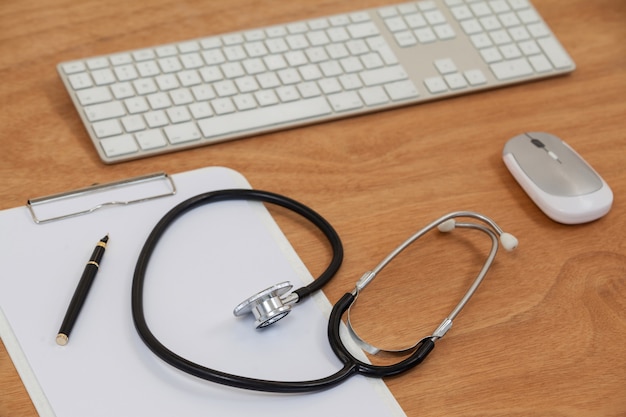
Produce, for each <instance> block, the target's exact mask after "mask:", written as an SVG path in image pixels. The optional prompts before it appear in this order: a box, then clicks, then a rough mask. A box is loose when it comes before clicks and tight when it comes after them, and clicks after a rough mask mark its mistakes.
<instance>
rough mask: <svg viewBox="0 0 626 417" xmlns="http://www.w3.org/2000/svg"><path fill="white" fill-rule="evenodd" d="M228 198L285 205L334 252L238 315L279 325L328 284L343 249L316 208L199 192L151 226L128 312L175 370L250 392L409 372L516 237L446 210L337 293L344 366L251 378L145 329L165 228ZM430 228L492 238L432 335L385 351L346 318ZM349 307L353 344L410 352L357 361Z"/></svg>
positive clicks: (333, 320)
mask: <svg viewBox="0 0 626 417" xmlns="http://www.w3.org/2000/svg"><path fill="white" fill-rule="evenodd" d="M227 200H252V201H261V202H265V203H271V204H275V205H278V206H282V207H284V208H286V209H289V210H291V211H294V212H295V213H297V214H299V215H301V216H302V217H304V218H305V219H307V220H308V221H310V222H311V223H312V224H314V225H315V226H316V227H317V228H318V229H320V230H321V231H322V233H323V234H324V236H325V237H326V238H327V239H328V241H329V243H330V245H331V247H332V252H333V255H332V259H331V261H330V263H329V265H328V266H327V268H326V269H325V270H324V272H322V274H321V275H320V276H319V277H318V278H317V279H315V280H314V281H313V282H312V283H311V284H309V285H307V286H304V287H302V288H299V289H297V290H294V291H291V292H289V290H290V289H291V288H292V286H291V284H289V282H282V283H280V284H277V285H274V286H272V287H270V288H267V289H265V290H263V291H261V292H259V293H257V294H255V295H253V296H252V297H249V298H248V299H246V300H244V301H243V302H242V303H240V304H239V305H237V306H236V307H235V309H234V311H233V313H234V314H235V315H236V316H243V315H247V314H253V315H254V318H255V326H256V327H257V328H264V327H267V326H269V325H271V324H273V323H276V322H277V321H278V320H280V319H282V318H283V317H285V316H286V315H287V314H288V313H289V312H290V311H291V308H292V306H293V305H294V304H296V303H298V302H301V301H302V300H304V299H305V298H307V297H308V296H309V295H311V294H312V293H314V292H315V291H317V290H319V289H321V288H322V287H323V286H324V285H325V284H326V283H328V282H329V281H330V279H331V278H332V277H333V276H334V275H335V273H336V272H337V270H338V269H339V267H340V266H341V262H342V260H343V247H342V244H341V240H340V239H339V236H338V235H337V232H336V231H335V230H334V228H333V227H332V226H331V225H330V223H329V222H328V221H326V220H325V219H324V218H323V217H322V216H321V215H319V214H318V213H317V212H315V211H313V210H312V209H310V208H309V207H307V206H305V205H304V204H302V203H299V202H297V201H295V200H293V199H290V198H288V197H285V196H282V195H279V194H275V193H271V192H267V191H259V190H249V189H231V190H219V191H212V192H208V193H204V194H200V195H197V196H195V197H192V198H189V199H188V200H185V201H183V202H182V203H180V204H178V205H177V206H175V207H174V208H173V209H171V210H170V211H169V212H168V213H167V214H165V216H164V217H163V218H162V219H161V220H160V221H159V222H158V223H157V224H156V226H155V227H154V229H153V230H152V232H151V233H150V235H149V236H148V238H147V240H146V242H145V244H144V246H143V248H142V250H141V253H140V255H139V258H138V260H137V265H136V267H135V273H134V277H133V284H132V315H133V320H134V323H135V328H136V329H137V332H138V333H139V336H140V337H141V339H142V340H143V341H144V343H145V344H146V345H147V346H148V348H150V350H152V352H153V353H154V354H156V355H157V356H158V357H159V358H161V359H162V360H163V361H165V362H166V363H168V364H170V365H172V366H174V367H176V368H178V369H179V370H181V371H184V372H186V373H188V374H191V375H194V376H196V377H198V378H202V379H205V380H208V381H211V382H215V383H218V384H223V385H228V386H231V387H236V388H242V389H247V390H254V391H265V392H278V393H303V392H312V391H319V390H323V389H327V388H331V387H333V386H335V385H337V384H339V383H341V382H343V381H345V380H346V379H348V378H349V377H351V376H353V375H356V374H361V375H364V376H368V377H375V378H384V377H389V376H394V375H398V374H401V373H403V372H406V371H408V370H409V369H412V368H413V367H415V366H416V365H418V364H420V363H421V362H422V361H423V360H424V359H425V358H426V357H427V356H428V354H429V353H430V352H431V351H432V350H433V348H434V347H435V342H436V341H437V340H439V339H441V338H442V337H443V336H444V335H445V334H446V332H447V331H448V330H449V329H450V327H451V326H452V321H453V320H454V319H455V317H456V316H457V315H458V314H459V312H460V311H461V309H463V307H464V306H465V304H467V302H468V301H469V299H470V298H471V297H472V295H473V294H474V292H475V291H476V289H477V288H478V286H479V285H480V283H481V282H482V280H483V278H484V277H485V275H486V274H487V271H488V270H489V268H490V267H491V264H492V263H493V261H494V259H495V256H496V253H497V251H498V247H499V245H502V247H503V248H504V249H506V250H507V251H511V250H513V249H515V247H516V246H517V239H516V238H515V237H514V236H513V235H511V234H509V233H505V232H503V230H502V229H501V228H500V227H499V226H498V225H497V224H496V223H495V222H494V221H493V220H491V219H490V218H488V217H486V216H483V215H481V214H478V213H474V212H471V211H459V212H454V213H449V214H446V215H445V216H442V217H440V218H439V219H437V220H435V221H434V222H432V223H430V224H429V225H427V226H426V227H424V228H423V229H421V230H419V231H418V232H417V233H415V234H413V235H412V236H411V237H409V238H408V239H407V240H406V241H405V242H403V243H402V244H401V245H400V246H398V247H397V248H396V249H395V250H394V251H393V252H391V253H390V254H389V255H388V256H387V257H386V258H385V259H383V261H382V262H380V264H378V265H377V266H376V267H375V268H374V269H372V270H371V271H368V272H366V273H365V274H364V275H363V276H362V277H361V278H360V279H359V280H358V281H357V283H356V285H355V288H354V289H353V290H352V291H351V292H349V293H346V294H345V295H344V296H343V297H341V299H340V300H339V301H338V302H337V303H336V304H335V305H334V306H333V309H332V311H331V314H330V319H329V322H328V341H329V343H330V346H331V348H332V350H333V352H334V353H335V355H337V357H338V358H339V360H340V361H341V363H342V364H343V367H342V368H341V369H340V370H338V371H337V372H335V373H334V374H332V375H329V376H327V377H325V378H320V379H314V380H309V381H271V380H263V379H256V378H249V377H245V376H240V375H233V374H230V373H226V372H222V371H219V370H215V369H211V368H208V367H206V366H203V365H200V364H197V363H195V362H192V361H190V360H188V359H185V358H183V357H181V356H179V355H178V354H176V353H175V352H173V351H171V350H170V349H168V348H167V347H166V346H165V345H163V344H162V343H161V342H160V341H159V340H158V339H157V338H156V337H155V335H154V334H153V333H152V331H151V330H150V328H149V327H148V325H147V322H146V317H145V314H144V307H143V287H144V282H145V276H146V270H147V266H148V262H149V261H150V257H151V256H152V253H153V251H154V249H155V247H156V245H157V243H158V242H159V240H160V239H161V237H162V236H163V234H164V233H165V231H166V230H167V229H168V228H169V227H170V226H172V224H173V223H174V222H175V220H176V219H178V218H179V217H181V216H182V215H183V214H185V213H187V212H188V211H190V210H192V209H194V208H197V207H199V206H202V205H205V204H208V203H212V202H218V201H227ZM459 218H470V219H474V220H477V221H478V223H474V222H457V220H456V219H459ZM434 228H438V229H439V230H440V231H441V232H450V231H452V230H454V229H456V228H468V229H475V230H479V231H481V232H483V233H485V234H487V235H488V236H489V237H490V238H491V242H492V245H491V250H490V252H489V255H488V257H487V259H486V261H485V263H484V264H483V267H482V269H481V270H480V272H479V274H478V276H477V277H476V278H475V280H474V282H473V284H472V285H471V286H470V288H469V289H468V291H467V292H466V293H465V295H464V296H463V298H462V299H461V301H460V302H459V303H458V304H457V306H456V307H455V308H454V309H453V310H452V312H451V313H450V314H449V315H448V316H447V317H446V318H445V319H444V321H443V322H442V323H441V324H440V325H439V326H438V327H437V328H436V329H435V331H434V332H433V333H432V334H431V335H429V336H426V337H424V338H422V339H421V340H419V341H418V342H417V343H415V344H414V345H412V346H409V347H407V348H403V349H399V350H385V349H381V348H378V347H375V346H373V345H371V344H369V343H367V342H366V341H365V340H363V339H362V338H361V337H359V335H358V334H357V332H356V331H355V330H354V328H353V326H352V324H351V322H350V319H349V317H350V316H349V311H350V309H351V307H352V306H353V305H354V303H355V302H356V300H357V297H358V296H359V294H360V293H361V291H363V289H364V288H365V287H367V285H369V284H370V283H371V282H372V280H373V279H374V278H375V277H376V276H377V274H378V273H380V271H381V270H382V269H383V268H385V266H387V265H388V264H389V262H391V261H392V260H393V259H394V258H395V257H396V256H397V255H399V254H400V253H401V252H402V251H403V250H404V249H406V248H407V247H408V246H409V245H410V244H412V243H413V242H415V241H416V240H417V239H419V238H420V237H422V236H423V235H425V234H426V233H428V232H429V231H431V230H432V229H434ZM346 312H348V320H347V325H348V330H349V333H350V334H351V335H352V336H353V338H354V339H355V340H356V341H357V344H358V345H359V346H360V347H362V348H363V349H364V350H365V351H366V352H368V353H372V354H377V353H380V352H389V353H394V354H395V353H399V354H404V355H405V356H406V355H409V354H410V355H409V356H408V357H406V358H405V359H403V360H401V361H399V362H397V363H395V364H392V365H372V364H369V363H366V362H363V361H361V360H359V359H357V358H356V357H355V356H354V355H353V354H352V353H351V352H350V351H349V350H348V348H347V347H346V345H345V344H344V342H343V340H342V338H341V336H340V328H341V324H342V317H343V316H344V314H345V313H346Z"/></svg>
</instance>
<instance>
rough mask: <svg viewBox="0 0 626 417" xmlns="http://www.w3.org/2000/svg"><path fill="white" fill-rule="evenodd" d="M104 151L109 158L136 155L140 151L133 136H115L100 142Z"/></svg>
mask: <svg viewBox="0 0 626 417" xmlns="http://www.w3.org/2000/svg"><path fill="white" fill-rule="evenodd" d="M100 146H102V150H103V151H104V153H105V154H106V156H108V157H109V158H113V157H116V156H120V155H127V154H132V153H136V152H137V151H138V150H139V147H138V146H137V143H136V142H135V139H133V136H132V135H121V136H114V137H111V138H105V139H102V140H101V141H100Z"/></svg>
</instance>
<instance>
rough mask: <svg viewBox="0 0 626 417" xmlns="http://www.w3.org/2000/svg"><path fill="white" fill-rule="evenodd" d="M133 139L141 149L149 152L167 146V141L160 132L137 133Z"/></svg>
mask: <svg viewBox="0 0 626 417" xmlns="http://www.w3.org/2000/svg"><path fill="white" fill-rule="evenodd" d="M135 138H136V139H137V142H138V143H139V146H141V149H144V150H149V149H156V148H162V147H163V146H165V145H167V139H165V136H163V133H162V132H161V131H160V130H148V131H146V132H139V133H136V134H135Z"/></svg>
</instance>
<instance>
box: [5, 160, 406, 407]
mask: <svg viewBox="0 0 626 417" xmlns="http://www.w3.org/2000/svg"><path fill="white" fill-rule="evenodd" d="M137 187H138V188H137ZM225 188H251V187H250V184H249V183H248V181H247V180H246V179H245V178H244V177H243V176H242V175H241V174H239V173H237V172H235V171H233V170H231V169H228V168H223V167H208V168H203V169H199V170H194V171H189V172H185V173H180V174H175V175H172V176H171V177H170V176H168V175H166V174H157V175H153V176H147V177H141V178H140V179H139V181H137V180H136V179H135V180H129V181H122V182H120V183H113V184H108V185H96V186H92V187H88V188H86V189H83V190H79V192H78V193H76V192H71V193H64V194H62V195H57V196H53V197H54V198H43V199H33V200H30V201H29V202H28V204H27V206H25V207H17V208H13V209H9V210H4V211H0V230H2V233H1V234H0V337H1V338H2V340H3V342H4V344H5V346H6V348H7V351H8V352H9V355H10V357H11V359H12V360H13V362H14V363H15V365H16V368H17V370H18V373H19V374H20V376H21V378H22V381H23V382H24V385H25V386H26V389H27V391H28V393H29V395H30V396H31V398H32V400H33V403H34V405H35V408H36V409H37V412H38V413H39V415H40V416H42V417H78V416H80V417H84V416H90V417H100V416H102V417H105V416H106V417H110V416H112V415H117V416H137V415H149V416H151V417H161V416H173V415H176V416H180V417H191V416H205V415H218V416H219V415H223V416H225V415H228V416H230V417H238V416H246V417H248V416H250V415H255V416H263V415H268V416H269V415H272V416H273V415H276V412H277V410H285V411H286V412H288V411H289V410H297V411H296V413H297V415H298V416H304V417H308V416H310V417H313V416H315V417H319V416H320V415H342V414H349V415H361V416H376V417H381V416H382V417H384V416H390V417H391V416H393V417H398V416H404V415H405V414H404V412H403V411H402V409H401V407H400V406H399V405H398V403H397V401H396V400H395V399H394V397H393V396H392V394H391V393H390V391H389V390H388V388H387V387H386V385H385V384H384V382H383V381H381V380H375V379H369V378H366V377H362V376H355V377H353V378H351V379H350V380H348V381H346V382H345V383H343V384H341V385H339V386H337V387H335V388H333V389H330V390H328V391H323V392H318V393H310V394H300V395H298V394H296V395H285V394H269V393H260V392H250V391H244V390H240V389H237V388H231V387H226V386H221V385H218V384H214V383H211V382H208V381H204V380H200V379H197V378H195V377H193V376H190V375H187V374H185V373H183V372H181V371H179V370H177V369H175V368H172V367H170V366H169V365H167V364H165V363H163V362H162V361H161V360H160V359H158V358H157V357H156V356H154V355H153V354H152V352H150V351H149V349H148V348H147V347H146V346H145V345H144V344H143V342H142V341H141V340H140V338H139V336H138V335H137V333H136V331H135V329H134V326H133V322H132V315H131V309H130V290H131V283H132V275H133V270H134V266H135V262H136V259H137V256H138V254H139V251H140V250H141V247H142V246H143V243H144V241H145V239H146V237H147V236H148V234H149V233H150V231H151V230H152V227H153V226H154V224H156V222H157V221H158V220H159V219H160V218H161V217H162V216H163V215H164V214H165V213H166V212H167V211H168V210H169V209H171V208H172V207H174V206H175V205H176V204H178V203H179V202H181V201H183V200H185V199H187V198H189V197H192V196H194V195H197V194H200V193H204V192H207V191H212V190H217V189H225ZM111 202H116V204H108V203H111ZM53 206H54V207H53ZM94 207H95V208H94ZM68 209H70V210H69V211H68ZM50 219H53V220H50ZM107 233H108V234H109V236H110V240H109V244H108V247H107V252H106V254H105V255H104V259H103V260H102V264H101V268H100V271H99V273H98V276H97V277H96V280H95V282H94V284H93V287H92V289H91V292H90V294H89V296H88V299H87V301H86V303H85V306H84V307H83V310H82V311H81V314H80V317H79V319H78V321H77V323H76V325H75V327H74V329H73V332H72V339H71V341H70V343H69V344H68V345H66V346H63V347H62V346H58V345H56V343H55V336H56V333H57V331H58V326H59V325H60V322H61V320H62V317H63V315H64V313H65V309H66V308H67V305H68V303H69V300H70V298H71V296H72V293H73V291H74V289H75V287H76V284H77V282H78V279H79V277H80V274H81V272H82V269H83V267H84V262H85V261H86V260H87V259H88V257H89V255H90V253H91V250H92V249H93V245H94V244H95V242H96V241H97V240H98V239H99V238H100V237H102V236H103V235H105V234H107ZM312 279H313V277H312V276H311V275H310V273H309V272H308V270H307V268H306V267H305V266H304V264H303V263H302V261H301V260H300V259H299V258H298V256H297V254H296V253H295V251H294V250H293V248H292V247H291V245H290V244H289V242H288V240H287V239H286V237H285V236H284V235H283V234H282V232H281V231H280V229H279V227H278V226H277V224H276V223H275V222H274V220H273V219H272V217H271V215H270V214H269V212H268V211H267V210H266V209H265V207H264V206H263V204H262V203H259V202H249V201H227V202H219V203H212V204H209V205H206V206H203V207H200V208H197V209H195V210H193V211H191V212H189V213H187V214H186V215H185V216H183V217H182V218H180V219H179V220H177V221H176V223H175V227H172V228H171V229H170V230H168V231H167V232H166V235H165V236H164V237H163V239H162V241H161V242H160V243H159V246H158V247H157V248H156V250H155V253H154V256H153V261H151V265H150V267H149V270H148V274H147V280H146V286H145V290H144V291H145V292H144V298H145V311H146V316H147V318H148V322H149V325H150V326H151V328H152V330H153V332H154V333H155V335H157V337H159V338H160V339H161V340H162V342H163V343H164V344H165V345H166V346H168V347H170V348H171V349H173V350H174V351H176V352H179V353H180V354H181V355H182V356H185V357H188V358H189V359H191V360H194V361H197V362H198V363H201V364H204V365H206V366H210V367H213V368H215V369H219V370H223V371H226V372H231V373H236V374H240V375H246V376H251V377H256V378H265V379H274V380H304V379H314V378H319V377H323V376H326V375H329V374H331V373H333V372H335V371H336V370H337V369H339V367H340V366H341V364H340V362H339V360H338V359H337V358H336V357H335V356H334V354H333V353H332V350H331V349H330V347H329V345H328V341H327V337H326V326H327V319H328V316H329V314H330V310H331V305H330V303H329V301H328V299H327V298H326V297H325V296H324V294H322V293H321V292H320V293H318V294H315V295H314V296H313V297H312V298H311V299H309V300H308V301H307V302H304V303H302V304H301V305H298V307H297V308H296V309H295V310H294V312H293V313H292V314H290V315H289V317H288V318H286V319H285V320H282V321H281V322H280V323H278V324H277V325H275V326H273V328H269V329H266V330H264V331H258V330H255V329H254V328H253V326H252V322H251V321H253V318H249V319H247V318H235V317H233V315H232V308H233V307H234V306H235V305H237V304H238V303H239V302H240V301H241V300H242V299H244V298H245V297H246V296H247V295H248V294H252V293H255V292H257V291H258V290H260V289H263V288H266V287H269V286H270V285H272V284H274V283H276V282H279V281H287V280H289V281H292V283H294V285H296V286H297V285H305V284H307V283H309V282H311V280H312ZM344 330H345V329H344ZM346 340H348V339H347V338H346ZM352 350H355V351H356V350H358V348H356V347H355V346H353V348H352ZM360 358H361V359H362V360H367V359H366V357H365V356H364V355H363V354H362V352H360Z"/></svg>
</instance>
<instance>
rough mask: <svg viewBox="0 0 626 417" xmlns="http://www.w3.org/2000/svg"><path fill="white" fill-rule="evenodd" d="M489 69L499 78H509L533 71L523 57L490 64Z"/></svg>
mask: <svg viewBox="0 0 626 417" xmlns="http://www.w3.org/2000/svg"><path fill="white" fill-rule="evenodd" d="M490 67H491V71H493V74H494V75H495V76H496V78H498V79H499V80H509V79H511V78H518V77H522V76H525V75H530V74H532V73H533V69H532V67H531V66H530V64H529V63H528V61H527V60H526V59H525V58H518V59H514V60H511V61H503V62H497V63H495V64H491V65H490Z"/></svg>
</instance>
